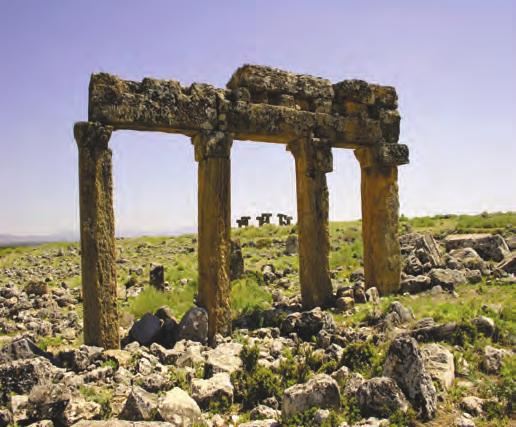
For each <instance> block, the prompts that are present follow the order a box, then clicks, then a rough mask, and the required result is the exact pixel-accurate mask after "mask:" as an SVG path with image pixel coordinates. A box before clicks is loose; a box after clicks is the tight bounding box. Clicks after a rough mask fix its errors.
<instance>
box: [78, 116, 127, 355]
mask: <svg viewBox="0 0 516 427" xmlns="http://www.w3.org/2000/svg"><path fill="white" fill-rule="evenodd" d="M111 132H112V128H111V127H110V126H103V125H101V124H100V123H91V122H79V123H76V124H75V126H74V135H75V140H76V141H77V146H78V148H79V201H80V222H81V266H82V298H83V306H84V343H85V344H87V345H95V346H100V347H104V348H109V349H114V348H119V347H120V339H119V338H120V337H119V330H118V311H117V287H116V269H115V221H114V214H113V180H112V175H111V150H110V149H109V148H108V142H109V138H110V136H111Z"/></svg>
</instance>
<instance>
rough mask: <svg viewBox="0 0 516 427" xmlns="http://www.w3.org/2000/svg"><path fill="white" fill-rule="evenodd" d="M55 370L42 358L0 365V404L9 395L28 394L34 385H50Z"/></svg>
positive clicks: (5, 400) (4, 401)
mask: <svg viewBox="0 0 516 427" xmlns="http://www.w3.org/2000/svg"><path fill="white" fill-rule="evenodd" d="M56 371H57V370H56V368H54V366H53V365H52V364H51V363H50V362H49V361H48V360H47V359H44V358H42V357H36V358H33V359H23V360H15V361H14V362H9V363H4V364H2V365H0V404H1V403H4V404H5V403H6V402H7V400H8V397H9V395H11V394H12V393H15V394H24V393H29V392H30V391H31V390H32V388H33V387H34V386H36V385H42V384H49V383H51V382H52V381H51V380H52V379H53V377H54V375H55V373H56Z"/></svg>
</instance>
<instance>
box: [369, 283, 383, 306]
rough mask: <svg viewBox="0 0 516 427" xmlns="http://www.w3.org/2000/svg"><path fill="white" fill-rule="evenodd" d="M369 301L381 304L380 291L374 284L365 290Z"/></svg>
mask: <svg viewBox="0 0 516 427" xmlns="http://www.w3.org/2000/svg"><path fill="white" fill-rule="evenodd" d="M365 294H366V298H367V302H370V303H372V304H380V293H379V292H378V289H377V288H376V287H374V286H372V287H371V288H369V289H367V290H366V291H365Z"/></svg>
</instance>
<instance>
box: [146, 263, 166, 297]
mask: <svg viewBox="0 0 516 427" xmlns="http://www.w3.org/2000/svg"><path fill="white" fill-rule="evenodd" d="M149 283H150V285H151V286H152V287H154V288H156V289H157V290H158V291H163V290H165V267H163V266H162V265H153V266H151V269H150V271H149Z"/></svg>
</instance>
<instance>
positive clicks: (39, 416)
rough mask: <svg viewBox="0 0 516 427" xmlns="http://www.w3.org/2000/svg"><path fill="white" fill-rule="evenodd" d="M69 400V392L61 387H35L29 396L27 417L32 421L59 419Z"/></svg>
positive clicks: (49, 385) (46, 385)
mask: <svg viewBox="0 0 516 427" xmlns="http://www.w3.org/2000/svg"><path fill="white" fill-rule="evenodd" d="M70 398H71V395H70V392H69V391H68V390H67V389H66V388H65V387H63V386H61V385H57V384H45V385H36V386H35V387H34V388H33V389H32V390H31V392H30V394H29V399H28V404H27V417H28V418H29V419H32V420H44V419H49V420H55V419H58V418H61V416H62V414H63V412H64V410H65V408H66V406H67V405H68V402H69V401H70Z"/></svg>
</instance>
